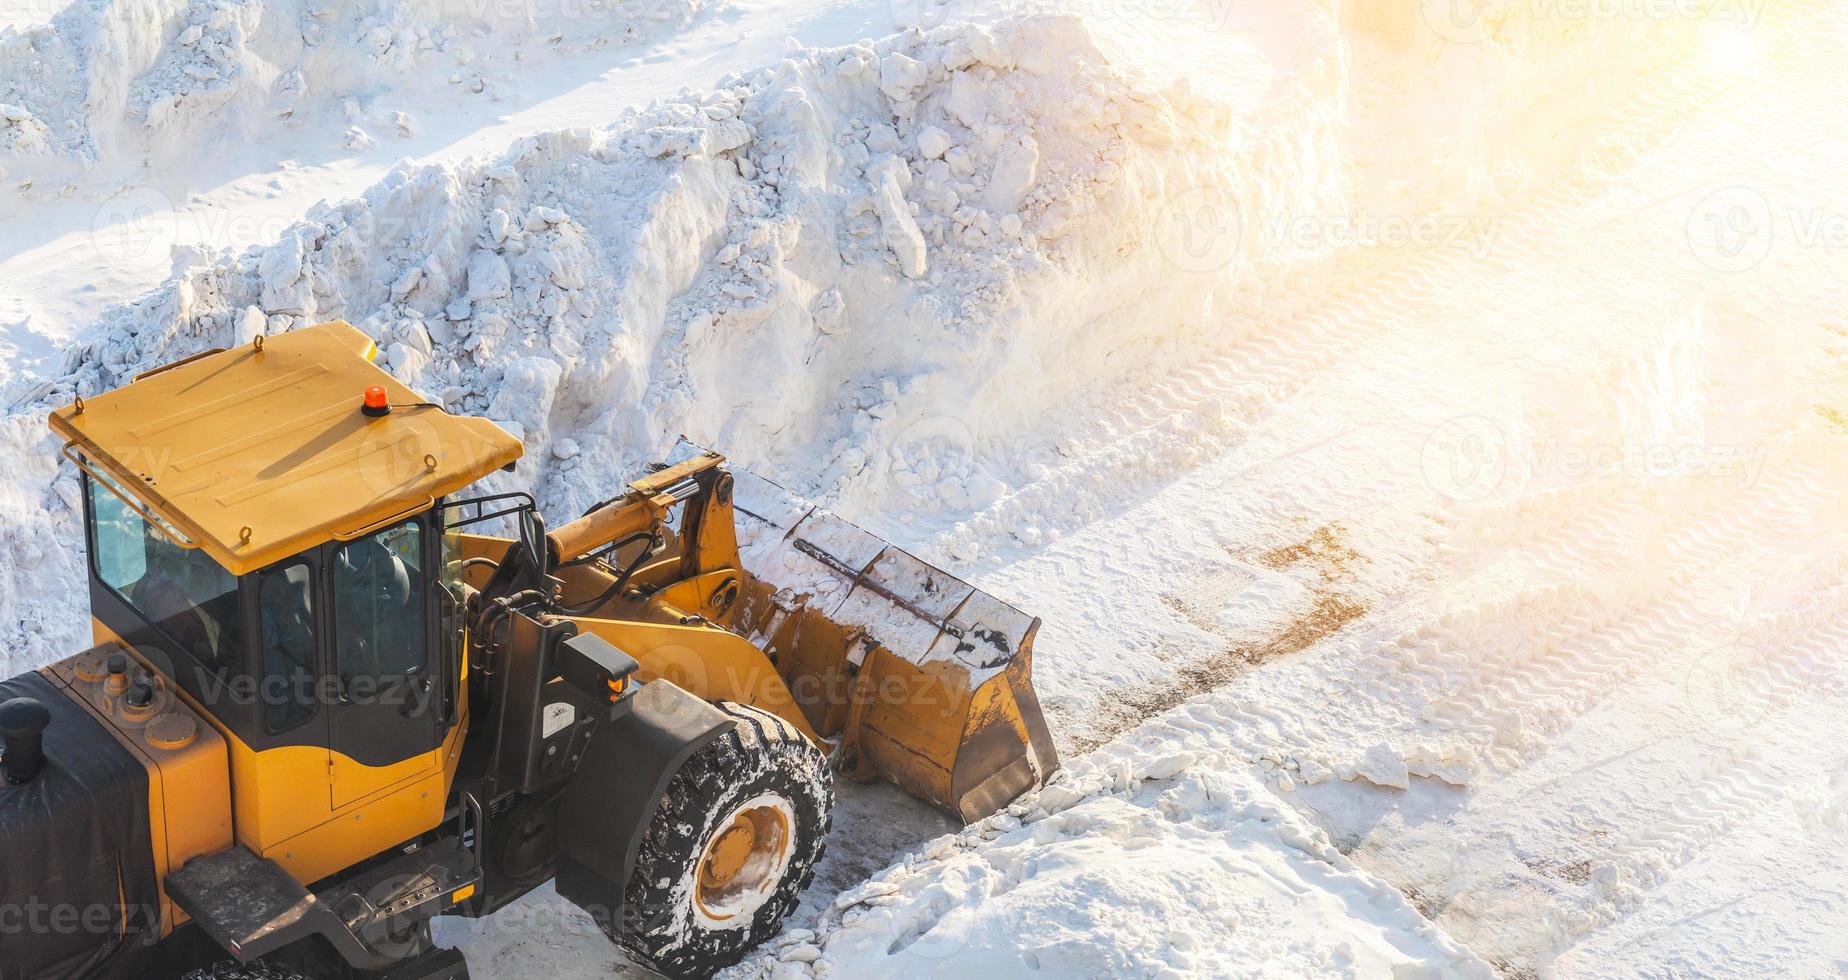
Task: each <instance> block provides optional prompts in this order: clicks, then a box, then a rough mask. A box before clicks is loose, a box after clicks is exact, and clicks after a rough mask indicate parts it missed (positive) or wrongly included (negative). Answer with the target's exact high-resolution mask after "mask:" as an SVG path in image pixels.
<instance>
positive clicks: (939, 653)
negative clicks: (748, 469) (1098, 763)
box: [0, 323, 1058, 980]
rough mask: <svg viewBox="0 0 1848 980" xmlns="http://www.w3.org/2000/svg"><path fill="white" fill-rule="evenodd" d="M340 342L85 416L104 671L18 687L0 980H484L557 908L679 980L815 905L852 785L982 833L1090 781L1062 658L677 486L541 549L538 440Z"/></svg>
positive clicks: (690, 472) (833, 531)
mask: <svg viewBox="0 0 1848 980" xmlns="http://www.w3.org/2000/svg"><path fill="white" fill-rule="evenodd" d="M375 354H376V349H375V348H374V347H373V345H372V344H371V342H370V341H368V340H367V338H366V337H365V336H364V335H363V334H361V333H360V332H359V331H357V330H355V329H354V328H352V327H350V326H348V325H346V324H344V323H331V324H324V325H321V326H318V327H313V328H309V329H303V330H298V331H294V332H291V333H286V334H282V335H278V336H274V337H268V338H259V339H257V340H256V341H255V342H254V343H252V344H250V345H249V346H245V347H241V348H238V349H234V350H216V351H210V352H207V353H204V354H201V355H198V356H196V357H193V358H189V359H187V360H184V361H180V362H178V363H175V364H172V365H168V366H166V367H163V368H160V369H158V370H155V371H153V372H150V373H148V374H145V375H142V376H140V377H138V378H136V379H135V380H134V381H133V383H131V384H129V385H127V386H125V387H123V388H120V389H118V390H116V391H112V392H109V393H106V394H101V395H97V396H95V397H92V398H89V399H80V400H78V401H76V402H75V403H74V404H72V405H70V406H68V407H65V408H62V409H59V410H57V411H56V412H54V413H52V416H51V419H50V423H51V426H52V428H53V430H54V431H55V432H56V433H57V434H58V435H59V436H60V437H61V438H62V439H63V441H64V443H65V455H66V456H67V457H68V458H69V459H70V460H71V462H72V463H73V464H74V465H75V466H76V467H77V468H78V470H79V471H80V472H81V482H82V486H83V504H84V517H85V529H86V531H85V533H86V536H87V540H86V546H87V553H88V557H89V571H90V604H91V610H92V618H93V620H94V622H93V628H94V635H95V642H96V646H95V647H94V648H93V649H90V650H87V651H85V652H83V653H81V654H78V655H76V656H74V657H71V658H70V659H67V660H64V661H62V662H60V663H56V664H53V665H51V666H49V667H46V668H44V669H42V670H39V671H36V672H33V673H29V674H25V675H21V676H19V677H15V678H13V679H11V680H8V681H6V682H4V683H0V739H3V740H4V755H3V756H0V770H3V771H4V774H5V778H4V780H0V783H3V785H0V855H4V857H3V858H0V980H15V978H22V980H23V978H58V980H76V978H137V980H139V978H145V977H160V976H180V975H185V974H187V973H188V971H197V970H201V969H203V970H204V971H205V972H202V973H198V974H196V975H199V976H212V977H224V978H229V977H237V976H289V975H297V976H308V977H317V978H318V977H369V978H370V977H377V978H387V977H389V978H395V980H412V978H422V980H437V978H451V977H464V976H466V975H467V966H466V964H465V962H464V961H463V958H462V956H461V955H460V954H458V953H457V952H455V951H453V950H448V949H442V948H439V947H437V946H436V945H435V944H434V943H433V942H432V940H431V933H430V929H429V923H430V920H431V918H432V917H434V916H437V915H458V916H486V915H489V914H491V913H493V912H495V911H496V910H497V909H500V908H503V907H504V906H506V905H507V904H508V903H510V902H513V901H514V900H516V899H518V898H519V897H520V896H522V895H524V894H525V893H527V892H528V891H530V890H532V889H533V888H535V887H538V886H540V885H542V884H544V883H546V882H548V881H553V882H555V883H556V887H557V890H558V893H559V894H560V895H562V896H563V897H565V898H566V899H568V900H570V901H571V902H573V903H576V904H577V905H579V906H581V907H582V908H583V909H585V910H586V911H587V912H589V914H590V916H591V917H592V918H593V919H594V920H595V921H596V922H597V924H598V925H599V926H601V928H602V929H603V930H604V931H605V932H607V933H608V934H609V936H610V938H611V939H612V940H614V941H615V943H616V944H617V945H619V946H621V947H622V948H623V949H624V950H626V951H627V952H628V953H629V954H630V955H631V956H632V957H633V958H635V959H637V960H639V961H640V962H642V963H644V964H646V965H648V966H651V967H653V968H654V969H656V970H659V971H660V972H662V973H665V974H668V975H670V976H677V977H678V976H703V975H708V974H710V973H712V972H713V971H714V970H717V969H719V968H721V967H723V966H726V965H728V964H731V963H734V962H736V961H738V960H739V959H740V958H741V957H743V956H744V955H745V953H746V952H748V951H749V950H750V949H751V948H752V947H753V946H754V945H755V944H757V943H759V942H761V941H763V940H764V939H766V938H767V937H769V936H770V935H772V934H773V933H774V932H775V931H776V930H777V928H778V926H779V923H780V921H781V919H782V918H783V916H784V915H785V914H787V913H788V912H789V911H790V909H791V908H793V907H794V906H795V903H796V900H797V896H798V893H799V892H800V890H801V889H802V888H803V887H804V886H805V885H806V884H807V883H808V881H809V879H810V877H811V876H812V874H813V872H814V868H815V864H816V862H817V860H818V859H819V857H820V855H821V853H822V849H823V846H824V840H825V836H826V833H827V830H828V826H829V808H830V806H831V804H832V798H833V790H832V775H833V773H834V772H837V771H839V772H843V773H845V774H846V775H848V776H850V777H851V778H856V779H875V778H885V779H889V780H891V781H893V782H896V783H897V784H898V785H900V786H902V787H904V788H905V789H906V790H909V791H910V792H911V793H913V794H915V795H917V796H919V797H922V798H923V799H926V800H928V801H930V802H932V803H934V804H936V805H937V806H940V807H942V808H944V809H946V810H948V811H949V812H951V813H953V814H955V815H957V816H959V817H961V818H962V819H964V820H974V819H977V818H980V817H982V816H984V815H986V814H989V813H991V812H993V811H995V810H996V809H998V808H1000V807H1002V806H1005V805H1006V804H1007V803H1008V802H1010V801H1011V800H1013V799H1014V798H1015V797H1016V796H1017V795H1019V794H1020V793H1022V792H1023V791H1025V790H1027V789H1029V788H1032V787H1034V786H1036V785H1038V784H1039V783H1040V782H1041V781H1042V780H1043V779H1044V778H1045V777H1046V776H1047V775H1048V774H1050V773H1051V772H1052V771H1053V770H1054V769H1055V768H1056V767H1057V764H1058V763H1057V759H1056V758H1055V756H1054V752H1053V747H1052V743H1051V740H1050V738H1049V737H1048V735H1047V731H1046V726H1045V722H1044V719H1043V718H1042V716H1041V713H1040V709H1039V704H1038V702H1037V700H1036V698H1035V695H1034V692H1033V687H1032V684H1031V682H1030V677H1029V674H1030V670H1031V657H1032V645H1033V638H1034V632H1035V630H1036V628H1037V626H1038V621H1037V620H1034V619H1032V618H1030V617H1028V616H1025V615H1023V614H1021V613H1020V612H1018V611H1016V610H1014V609H1013V608H1011V607H1009V606H1008V605H1006V604H1005V603H1002V602H999V601H997V600H996V599H994V598H993V597H991V596H989V595H987V594H984V593H982V592H979V591H977V590H975V589H973V588H971V587H970V586H969V585H967V584H965V583H963V582H961V581H958V580H957V579H956V578H954V577H952V576H950V575H947V574H945V573H944V572H942V571H940V570H938V569H936V568H933V567H931V566H929V565H927V564H925V563H923V562H921V561H919V560H917V559H916V558H914V557H912V556H910V555H908V554H906V553H905V552H903V551H900V550H898V549H896V548H893V547H890V546H888V545H886V544H885V543H884V542H882V541H880V540H878V539H876V538H874V537H873V536H871V535H869V534H867V533H866V532H864V531H861V530H859V529H858V528H855V527H854V526H852V525H850V524H848V523H846V522H844V521H841V520H840V519H838V518H836V517H834V516H832V515H830V514H828V513H826V512H825V511H822V510H818V509H816V508H814V507H812V506H809V505H807V504H805V503H803V502H802V501H800V500H797V499H796V498H794V497H792V496H790V495H789V494H787V493H784V492H782V491H781V490H779V489H777V488H776V487H774V486H772V485H771V484H769V483H767V482H765V481H763V480H760V479H757V478H755V477H752V476H750V475H749V474H747V473H743V472H732V471H730V470H728V468H727V467H726V466H725V463H724V460H722V459H721V458H720V457H718V456H717V455H714V454H712V453H708V452H704V451H701V450H698V449H695V448H692V447H683V449H682V451H680V452H679V453H678V454H677V456H675V457H674V458H671V459H670V460H668V461H666V462H665V463H664V464H662V466H661V467H660V468H659V469H658V470H656V471H654V472H651V473H648V474H645V475H642V476H641V477H640V478H639V479H637V480H636V481H635V482H633V483H631V484H629V485H628V486H627V487H625V488H622V490H621V491H620V492H618V493H616V494H615V495H614V496H612V497H611V498H610V499H609V500H607V501H605V502H603V503H602V504H600V505H598V506H596V507H593V508H591V509H590V510H589V511H588V512H586V513H584V514H583V515H581V516H579V517H577V518H576V519H574V520H570V521H568V522H562V523H560V524H558V525H557V526H555V527H551V528H550V529H548V527H547V525H546V523H545V522H544V520H543V519H542V518H541V517H540V515H539V514H538V513H537V511H536V508H535V507H534V502H533V500H532V498H531V497H530V496H527V495H526V494H522V493H499V494H478V495H475V496H469V495H468V494H467V490H468V488H469V487H470V486H471V485H472V484H474V483H476V482H477V481H479V480H481V479H482V478H483V477H485V476H487V475H489V474H492V473H494V472H495V471H497V470H501V469H504V468H508V467H512V466H513V465H514V464H515V461H516V459H517V458H518V457H519V455H520V451H521V445H520V442H519V441H518V440H516V439H514V438H513V437H512V436H510V435H509V434H507V433H506V432H504V431H503V430H502V429H500V428H499V427H497V426H495V425H494V424H492V423H490V422H488V421H485V420H482V419H471V418H462V417H457V416H452V415H450V414H448V413H447V412H445V411H444V410H443V409H442V408H441V407H439V406H436V405H433V404H431V403H429V402H427V401H425V400H424V399H423V398H421V397H419V396H418V395H417V394H416V393H414V392H412V391H411V390H410V389H408V388H406V387H405V386H404V385H402V384H399V383H398V382H397V381H395V380H393V379H392V378H391V377H390V376H389V375H387V374H386V373H385V372H384V371H382V370H380V369H379V368H377V367H375V366H374V365H373V363H372V359H373V356H374V355H375Z"/></svg>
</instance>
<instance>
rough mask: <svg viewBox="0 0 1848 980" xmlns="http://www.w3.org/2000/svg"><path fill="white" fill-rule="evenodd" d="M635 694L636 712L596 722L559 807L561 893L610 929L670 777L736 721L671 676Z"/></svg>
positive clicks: (645, 686) (644, 686)
mask: <svg viewBox="0 0 1848 980" xmlns="http://www.w3.org/2000/svg"><path fill="white" fill-rule="evenodd" d="M629 700H630V701H631V702H632V709H631V710H630V711H628V712H626V713H624V714H623V715H621V716H620V717H618V718H616V719H614V720H612V721H611V722H609V723H608V724H604V725H599V726H597V731H596V733H595V734H594V735H593V736H592V737H591V741H590V746H589V747H588V748H587V749H585V752H584V758H583V760H582V761H581V762H579V764H578V768H577V772H576V773H575V774H574V775H573V776H572V777H571V782H570V783H569V785H567V786H566V787H565V791H564V794H563V796H562V797H561V798H560V800H559V806H558V823H557V825H556V827H557V834H558V872H557V887H558V894H560V895H561V896H563V897H564V898H565V899H566V900H567V901H569V902H571V903H572V904H574V905H576V906H578V907H579V908H581V909H583V910H584V911H586V912H588V913H590V915H591V917H592V918H594V919H596V920H597V922H598V924H600V925H603V926H604V927H605V928H611V927H613V926H614V924H616V923H618V922H620V921H622V920H621V918H620V916H622V915H623V914H624V912H625V910H624V909H623V894H624V892H625V891H626V890H627V889H628V885H629V876H630V875H631V874H633V873H634V871H635V861H636V855H637V854H639V853H640V852H641V848H642V840H643V838H644V837H646V835H647V833H648V825H649V824H650V823H652V822H653V821H654V815H655V811H656V810H657V809H659V808H660V805H661V795H662V794H663V793H664V792H666V791H667V785H668V783H670V782H672V781H673V778H674V774H675V773H678V772H679V771H680V767H681V766H683V765H685V764H686V761H687V760H688V759H690V758H692V757H693V755H694V754H695V753H697V752H698V751H699V750H700V749H701V748H703V747H705V746H706V745H707V744H708V743H710V742H711V741H712V740H713V739H715V738H718V737H719V736H720V735H723V734H725V733H726V732H728V731H730V730H731V727H732V725H733V724H734V722H733V721H732V719H731V717H730V716H728V715H726V714H725V713H724V712H722V711H720V710H719V709H717V708H715V707H713V706H712V705H710V704H707V703H706V702H705V701H703V700H701V699H699V698H698V697H695V696H694V695H691V694H688V693H687V692H686V691H684V690H681V689H680V688H678V687H675V686H674V685H673V684H671V683H668V682H667V681H662V680H656V681H650V682H649V683H646V684H643V685H641V686H640V690H638V691H637V692H636V693H635V694H634V695H633V696H631V698H630V699H629ZM637 914H639V910H638V913H637Z"/></svg>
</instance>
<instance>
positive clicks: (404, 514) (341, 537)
mask: <svg viewBox="0 0 1848 980" xmlns="http://www.w3.org/2000/svg"><path fill="white" fill-rule="evenodd" d="M434 503H436V498H435V497H431V496H428V495H425V497H424V498H423V501H422V502H421V503H415V504H412V505H411V506H409V507H407V508H405V509H404V510H401V511H398V512H397V513H395V514H391V515H389V516H386V517H384V518H381V519H379V520H376V521H373V522H372V523H371V524H368V525H366V526H365V527H362V528H360V529H358V530H356V531H334V532H332V535H331V536H332V537H333V539H334V540H335V541H354V540H357V539H359V538H363V537H365V536H366V535H368V534H371V533H372V532H374V531H378V530H382V529H384V528H387V527H390V526H391V525H393V524H396V523H398V522H399V521H402V520H405V519H407V518H411V517H416V516H417V515H418V514H421V513H423V512H424V511H426V510H429V509H430V505H432V504H434Z"/></svg>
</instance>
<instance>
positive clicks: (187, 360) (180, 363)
mask: <svg viewBox="0 0 1848 980" xmlns="http://www.w3.org/2000/svg"><path fill="white" fill-rule="evenodd" d="M259 349H261V348H259ZM224 352H225V348H223V347H214V348H212V349H211V350H202V351H200V352H199V353H197V354H191V355H188V356H186V357H182V358H180V359H179V360H177V361H174V362H173V363H171V364H162V365H161V366H160V367H157V368H153V369H152V370H148V371H143V372H141V373H140V374H137V375H135V380H136V381H141V380H143V379H146V378H151V377H153V376H155V375H157V374H161V373H163V372H166V371H171V370H173V369H174V368H176V367H184V366H185V365H188V364H191V363H192V362H194V361H197V360H199V359H200V358H205V357H211V356H212V355H213V354H223V353H224Z"/></svg>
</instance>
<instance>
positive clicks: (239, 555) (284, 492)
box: [50, 322, 521, 575]
mask: <svg viewBox="0 0 1848 980" xmlns="http://www.w3.org/2000/svg"><path fill="white" fill-rule="evenodd" d="M377 351H378V348H377V347H376V346H375V345H374V344H373V342H372V341H371V340H370V339H368V338H367V337H366V335H365V334H363V333H361V332H359V331H358V330H356V329H354V328H353V327H352V326H350V325H348V324H346V323H341V322H334V323H324V324H321V325H320V326H316V327H308V328H305V329H302V330H296V331H292V332H290V333H285V334H279V335H277V336H274V337H267V338H258V339H257V340H256V341H255V342H254V343H252V344H251V345H249V346H245V347H239V348H237V349H234V350H214V351H208V352H206V353H204V354H200V355H196V356H194V357H191V358H187V359H185V360H182V361H178V362H175V363H173V364H169V365H167V366H166V367H162V368H157V369H155V370H153V371H150V372H148V373H147V374H143V375H141V376H139V377H137V378H136V379H135V380H134V381H133V382H131V383H130V384H128V385H126V386H124V387H121V388H118V389H116V390H114V391H111V392H109V393H107V394H103V395H98V396H96V397H95V398H90V399H79V400H78V401H77V402H75V403H74V404H71V405H68V406H66V407H64V408H60V409H58V410H56V411H54V412H52V413H51V420H50V421H51V428H52V431H54V432H56V433H57V434H58V435H59V436H60V437H62V438H63V439H64V440H65V442H66V447H65V455H66V456H69V457H71V458H72V460H73V461H74V462H76V463H77V464H78V465H79V466H80V467H82V468H83V469H84V470H85V471H86V472H88V473H90V475H91V476H92V477H97V476H101V477H103V478H105V479H106V480H107V482H109V483H112V484H114V486H115V487H117V488H120V489H122V490H124V491H126V492H127V493H128V494H129V495H130V496H132V497H133V498H134V499H133V500H131V501H129V502H130V503H131V505H133V506H135V507H136V508H137V509H138V510H142V511H144V513H143V515H142V516H144V517H149V518H151V519H153V520H152V521H151V522H152V523H154V524H155V525H156V526H157V527H161V528H162V530H164V531H166V532H167V533H168V535H169V536H170V537H175V538H177V539H178V540H179V541H180V543H182V544H184V545H186V546H188V547H198V548H201V549H203V550H204V551H205V552H206V553H207V554H209V555H211V556H212V558H213V559H214V560H216V561H217V562H218V563H219V564H221V565H223V566H224V567H225V568H226V569H228V570H230V571H231V572H232V573H233V574H237V575H242V574H244V573H246V572H249V571H253V570H255V569H258V568H261V567H263V566H265V565H268V564H270V563H272V562H275V561H280V560H281V559H284V558H287V557H289V556H291V555H295V554H298V553H300V552H302V551H304V550H306V549H308V548H311V547H314V546H315V545H318V544H321V543H323V542H326V541H330V540H348V539H351V538H356V537H360V536H362V535H364V534H366V533H369V532H371V531H373V530H376V529H378V528H380V527H383V526H385V525H388V524H391V523H393V522H395V521H397V520H399V519H401V518H405V517H410V516H412V515H415V514H417V513H420V512H422V511H423V510H425V509H427V508H429V507H430V506H431V505H432V504H433V503H434V502H435V501H436V499H437V498H438V497H441V496H445V495H447V494H451V493H454V492H456V491H458V490H461V489H462V488H464V487H467V486H468V485H470V484H472V483H474V482H475V481H476V480H479V479H481V478H482V477H483V476H486V475H487V474H489V473H492V472H494V471H495V470H497V469H500V468H502V467H504V466H506V465H508V464H510V463H512V462H513V461H514V460H516V459H518V458H519V457H520V452H521V445H520V441H519V440H518V439H516V438H514V437H513V435H512V434H510V433H508V432H507V431H506V430H504V429H502V428H501V427H499V426H497V425H495V424H494V423H492V422H489V421H487V420H486V419H478V418H467V417H462V416H455V415H450V414H448V413H446V412H444V411H443V410H442V409H441V408H440V407H437V406H435V405H432V404H430V403H429V402H427V401H425V399H424V398H423V397H422V396H420V395H418V394H417V393H416V392H414V391H412V390H411V389H410V388H408V387H406V386H405V385H403V384H401V383H399V382H398V381H396V380H395V379H393V378H392V377H391V375H389V374H386V373H385V372H384V371H383V370H381V369H380V368H378V367H377V366H375V365H374V364H373V363H372V358H373V357H374V356H376V354H377ZM372 385H378V386H381V387H383V388H384V389H385V392H386V395H387V397H388V398H389V399H390V402H391V405H392V410H391V412H390V413H389V414H387V415H385V416H383V417H378V418H374V417H370V416H367V415H366V414H364V413H362V412H361V410H360V406H361V402H362V399H363V398H364V394H365V390H366V388H368V387H369V386H372Z"/></svg>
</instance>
